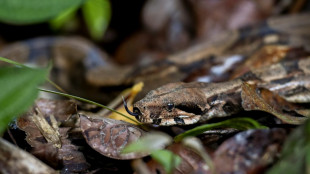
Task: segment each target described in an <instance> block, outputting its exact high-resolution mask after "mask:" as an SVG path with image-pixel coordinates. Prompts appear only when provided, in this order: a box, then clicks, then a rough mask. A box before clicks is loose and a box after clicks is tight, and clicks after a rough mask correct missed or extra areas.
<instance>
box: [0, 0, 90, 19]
mask: <svg viewBox="0 0 310 174" xmlns="http://www.w3.org/2000/svg"><path fill="white" fill-rule="evenodd" d="M83 2H84V0H27V1H25V0H1V1H0V20H1V21H2V22H7V23H11V24H33V23H38V22H44V21H47V20H50V19H52V18H54V17H55V16H57V15H58V14H59V13H61V12H63V11H65V10H66V9H69V8H73V7H78V6H80V5H81V4H82V3H83Z"/></svg>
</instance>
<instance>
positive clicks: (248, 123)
mask: <svg viewBox="0 0 310 174" xmlns="http://www.w3.org/2000/svg"><path fill="white" fill-rule="evenodd" d="M216 128H235V129H238V130H247V129H264V128H266V127H265V126H262V125H260V124H259V123H258V122H257V121H255V120H253V119H251V118H232V119H229V120H225V121H222V122H218V123H211V124H204V125H201V126H197V127H195V128H193V129H191V130H188V131H186V132H184V133H182V134H179V135H178V136H176V137H174V141H176V142H179V141H181V140H182V139H183V138H185V137H188V136H196V135H199V134H202V133H203V132H205V131H207V130H212V129H216Z"/></svg>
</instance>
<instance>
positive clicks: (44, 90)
mask: <svg viewBox="0 0 310 174" xmlns="http://www.w3.org/2000/svg"><path fill="white" fill-rule="evenodd" d="M39 90H40V91H43V92H48V93H52V94H57V95H61V96H65V97H69V98H73V99H76V100H79V101H83V102H87V103H90V104H93V105H96V106H99V107H102V108H104V109H108V110H110V111H112V112H115V113H117V114H119V115H121V116H123V117H125V118H127V119H129V120H131V121H133V122H135V123H137V124H139V125H140V124H141V123H139V122H138V121H136V120H134V119H132V118H130V117H128V116H127V115H125V114H123V113H121V112H118V111H117V110H114V109H111V108H109V107H107V106H105V105H102V104H100V103H97V102H94V101H91V100H88V99H85V98H82V97H77V96H74V95H70V94H65V93H62V92H57V91H52V90H48V89H41V88H39Z"/></svg>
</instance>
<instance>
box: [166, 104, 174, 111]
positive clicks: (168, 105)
mask: <svg viewBox="0 0 310 174" xmlns="http://www.w3.org/2000/svg"><path fill="white" fill-rule="evenodd" d="M173 108H174V104H173V103H168V104H167V110H168V111H169V112H171V111H172V109H173Z"/></svg>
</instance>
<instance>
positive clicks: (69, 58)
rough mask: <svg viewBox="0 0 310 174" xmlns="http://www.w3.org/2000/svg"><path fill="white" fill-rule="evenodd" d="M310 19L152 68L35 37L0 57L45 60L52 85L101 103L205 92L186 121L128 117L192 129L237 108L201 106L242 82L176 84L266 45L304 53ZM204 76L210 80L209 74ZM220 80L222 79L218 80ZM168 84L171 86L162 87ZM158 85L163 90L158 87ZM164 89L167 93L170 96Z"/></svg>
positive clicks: (249, 31) (226, 40)
mask: <svg viewBox="0 0 310 174" xmlns="http://www.w3.org/2000/svg"><path fill="white" fill-rule="evenodd" d="M309 17H310V14H309V13H304V14H295V15H289V16H280V17H272V18H270V19H268V20H267V21H265V22H263V23H261V24H259V25H258V26H255V27H244V28H241V29H237V30H232V31H228V32H225V33H222V34H220V35H218V36H216V37H214V39H211V40H207V41H202V42H200V43H197V44H195V45H193V46H190V47H189V48H188V49H185V50H183V51H180V52H178V53H175V54H172V55H168V56H167V58H166V59H165V60H163V61H158V62H151V63H149V64H147V65H144V64H136V65H126V66H119V65H117V64H116V63H114V62H113V61H111V59H110V57H109V56H108V54H106V53H105V52H104V51H103V50H101V49H100V48H98V47H96V45H94V44H93V43H91V42H90V41H88V40H86V39H83V38H81V37H64V36H61V37H59V36H58V37H40V38H34V39H29V40H25V41H19V42H16V43H12V44H9V45H8V46H5V47H3V48H1V50H0V56H3V57H7V58H10V59H12V60H15V61H18V62H20V63H34V64H39V65H42V64H43V65H46V64H48V62H49V61H50V60H53V70H52V74H53V75H54V76H56V79H57V80H56V83H58V84H59V85H60V86H61V87H62V88H64V89H65V90H66V91H69V92H70V93H73V94H75V95H78V96H81V97H87V98H90V99H92V100H95V101H100V102H102V103H108V102H109V101H111V100H112V99H113V98H114V97H116V96H117V95H118V94H119V93H120V91H121V90H122V89H124V88H119V86H123V87H127V86H129V85H132V84H134V83H137V82H140V81H143V82H144V84H145V88H144V90H143V91H142V92H141V93H139V95H140V96H138V97H137V99H141V98H143V96H144V95H146V94H147V93H148V92H149V91H150V90H153V89H156V88H158V87H159V88H158V90H155V91H159V92H160V91H166V93H167V96H169V95H172V94H174V95H175V98H177V97H176V96H178V95H179V94H178V93H177V92H176V91H180V92H182V90H176V89H183V88H184V89H183V90H185V89H187V92H186V90H185V92H186V93H189V92H188V90H194V89H197V90H194V91H193V92H194V93H197V92H198V91H201V90H202V89H203V88H206V90H202V91H203V92H202V93H201V94H200V97H201V99H200V100H198V98H200V97H197V99H196V100H197V101H192V102H193V104H192V105H193V106H194V107H193V108H186V107H184V108H183V109H185V110H190V111H191V112H188V113H190V115H193V116H191V117H189V116H186V115H185V112H186V111H184V114H183V115H178V116H175V118H172V117H171V118H170V116H168V115H169V114H170V115H171V113H170V112H168V113H169V114H168V113H167V114H168V115H167V116H166V117H167V118H166V119H165V118H163V116H160V115H161V114H159V109H153V110H158V111H156V114H150V111H149V112H144V110H143V107H144V106H142V104H141V103H142V102H137V103H136V105H135V108H136V109H135V111H133V112H136V113H134V115H137V113H141V114H139V116H137V118H139V119H138V120H141V121H142V122H152V123H153V122H154V123H159V124H162V125H165V124H166V125H170V124H176V123H177V124H183V122H184V124H193V123H195V122H197V121H199V120H204V119H206V118H211V117H215V116H216V115H219V116H220V115H225V114H223V113H224V112H222V113H218V114H215V113H217V112H220V111H221V110H223V109H224V108H226V106H228V105H229V104H231V103H232V105H238V104H236V103H240V102H237V101H231V102H226V105H225V104H224V103H222V104H221V105H223V107H222V108H221V107H219V106H220V105H219V104H218V105H217V107H215V106H214V107H213V109H210V108H209V111H208V112H207V111H206V109H207V108H208V107H211V106H209V105H206V103H207V102H205V100H211V99H210V96H217V95H219V94H218V93H219V92H220V91H221V92H223V93H227V92H228V91H234V92H232V93H231V95H233V94H234V95H237V96H238V94H239V93H238V92H237V91H238V90H239V88H240V83H241V81H242V80H240V79H239V80H233V81H228V82H225V83H224V84H222V85H220V86H219V85H218V84H217V85H215V84H212V85H211V84H208V85H206V84H204V83H188V84H187V83H185V84H183V83H180V82H179V81H188V80H189V79H188V77H190V76H191V75H192V74H195V73H196V72H198V71H200V70H202V69H204V70H206V69H212V68H211V67H213V66H214V65H220V64H221V63H222V62H221V60H222V58H223V57H224V59H223V60H225V57H229V56H231V55H237V57H240V59H239V61H243V60H245V59H246V58H248V57H251V55H252V54H253V53H255V51H257V50H259V49H261V48H262V47H264V46H266V45H285V46H288V47H293V48H295V47H301V46H302V47H304V48H305V49H308V50H309V48H307V46H309V45H310V41H309V32H308V31H309V30H310V21H309V20H308V19H309ZM0 64H1V62H0ZM209 72H211V74H212V71H209ZM228 72H229V71H228ZM214 76H218V74H217V73H214ZM220 76H222V75H221V74H220ZM257 77H258V78H261V79H262V81H266V82H267V81H268V80H266V79H264V78H265V76H264V77H260V76H259V75H257ZM270 77H271V76H270ZM266 78H267V77H266ZM211 79H212V80H211V81H215V80H214V78H213V77H212V78H211ZM223 80H228V79H221V81H223ZM171 82H175V83H172V84H169V85H165V84H167V83H171ZM260 84H261V83H260ZM162 85H165V86H163V87H160V86H162ZM212 86H213V87H212ZM231 86H234V87H235V88H234V90H232V89H230V88H228V87H231ZM166 88H169V90H168V89H166ZM198 88H199V89H200V90H198ZM209 88H210V89H212V90H211V91H209V92H208V90H207V89H209ZM214 88H218V90H214ZM159 89H160V90H159ZM164 89H165V90H164ZM220 89H222V90H220ZM195 91H196V92H195ZM152 93H153V94H154V95H155V94H156V92H154V91H153V92H150V93H149V94H147V95H146V97H145V99H142V100H141V101H143V102H145V104H144V105H145V106H147V105H151V104H148V103H152V102H153V103H156V97H151V96H153V95H151V94H152ZM191 95H193V93H189V96H191ZM162 96H164V95H162ZM180 96H181V95H180ZM188 98H190V97H186V96H184V97H180V99H175V100H180V101H178V102H181V99H182V100H183V99H184V101H183V103H186V99H188ZM219 98H224V95H221V96H219ZM167 101H168V100H167V99H164V100H163V101H162V102H161V107H162V108H164V107H168V104H167V103H166V102H167ZM172 101H173V100H171V104H169V107H168V110H170V109H169V108H173V109H175V108H176V106H178V107H179V105H177V101H174V102H172ZM202 101H204V102H202ZM158 102H159V101H158ZM216 102H219V100H215V103H216ZM139 103H140V104H139ZM194 103H196V104H194ZM202 103H203V104H202ZM158 105H159V103H158ZM224 105H225V107H224ZM158 107H159V106H158ZM154 108H155V107H154ZM215 108H218V109H215ZM228 108H231V107H228ZM233 108H234V107H233ZM236 108H238V107H236ZM149 109H150V108H149ZM173 109H171V110H173ZM164 110H167V109H162V112H164ZM145 111H146V110H145ZM154 112H155V111H154ZM204 112H206V113H209V114H210V113H213V114H210V116H206V117H202V116H201V115H204V114H206V113H204ZM233 112H235V111H233ZM233 112H231V113H233ZM163 114H164V113H162V115H163ZM160 120H161V121H160Z"/></svg>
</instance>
